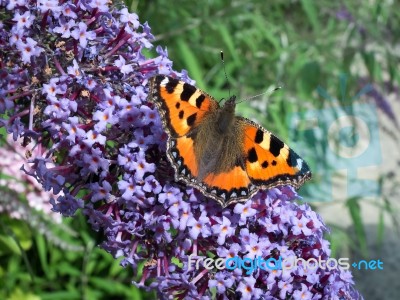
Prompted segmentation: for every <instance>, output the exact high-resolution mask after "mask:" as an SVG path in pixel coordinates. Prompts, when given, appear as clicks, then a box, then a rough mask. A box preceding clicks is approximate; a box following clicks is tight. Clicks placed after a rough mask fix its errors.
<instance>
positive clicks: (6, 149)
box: [0, 138, 61, 223]
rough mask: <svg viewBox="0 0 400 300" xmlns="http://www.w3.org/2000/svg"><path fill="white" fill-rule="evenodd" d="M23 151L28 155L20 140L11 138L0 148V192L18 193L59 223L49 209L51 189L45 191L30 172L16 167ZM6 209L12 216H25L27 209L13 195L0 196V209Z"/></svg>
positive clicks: (3, 210)
mask: <svg viewBox="0 0 400 300" xmlns="http://www.w3.org/2000/svg"><path fill="white" fill-rule="evenodd" d="M25 153H26V154H29V155H32V152H29V150H28V149H26V148H25V147H22V146H21V141H17V142H15V141H14V140H12V138H8V139H7V143H5V145H4V146H3V147H1V148H0V157H1V160H0V187H5V190H4V191H3V192H4V193H7V192H8V193H9V194H20V195H23V196H24V197H26V200H27V203H28V205H29V207H30V208H32V209H34V210H37V211H39V212H42V213H44V214H45V215H47V216H49V217H51V219H52V220H53V221H54V222H56V223H61V216H60V215H59V214H57V213H55V212H53V211H51V208H52V206H51V204H50V199H51V197H54V195H53V194H52V193H49V192H46V191H44V190H43V189H42V186H41V185H40V184H39V183H38V182H37V181H36V180H35V179H33V178H32V177H31V176H27V175H26V174H24V173H23V172H21V170H20V168H21V167H22V166H23V165H24V164H25V163H26V162H27V159H26V158H25ZM5 212H6V213H7V214H8V215H9V216H10V217H11V218H14V219H24V220H27V219H29V214H30V211H29V210H26V209H24V206H23V205H21V202H20V201H18V199H17V198H16V197H4V196H3V197H0V213H5Z"/></svg>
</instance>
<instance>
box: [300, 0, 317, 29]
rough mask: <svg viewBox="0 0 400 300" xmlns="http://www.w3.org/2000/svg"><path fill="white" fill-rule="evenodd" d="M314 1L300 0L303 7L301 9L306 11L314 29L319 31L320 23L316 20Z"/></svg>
mask: <svg viewBox="0 0 400 300" xmlns="http://www.w3.org/2000/svg"><path fill="white" fill-rule="evenodd" d="M315 3H316V2H314V1H312V0H301V6H302V7H303V10H304V12H305V13H306V15H307V17H308V20H309V21H310V23H311V25H312V27H313V29H314V31H315V32H319V28H320V24H319V21H318V13H317V9H316V7H315Z"/></svg>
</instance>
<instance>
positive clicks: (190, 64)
mask: <svg viewBox="0 0 400 300" xmlns="http://www.w3.org/2000/svg"><path fill="white" fill-rule="evenodd" d="M176 44H177V48H178V50H179V53H180V55H181V57H182V59H183V61H184V63H185V68H186V69H187V70H188V72H189V75H190V77H192V78H194V79H195V80H196V85H197V86H198V87H199V88H201V89H204V88H205V86H206V85H205V83H204V80H203V76H204V74H203V72H202V69H201V67H200V64H199V61H198V60H197V58H196V55H195V54H194V53H193V51H192V49H191V48H190V47H189V46H188V44H187V43H186V42H185V41H184V40H183V39H182V38H178V39H177V40H176Z"/></svg>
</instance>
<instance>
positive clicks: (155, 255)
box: [0, 0, 361, 299]
mask: <svg viewBox="0 0 400 300" xmlns="http://www.w3.org/2000/svg"><path fill="white" fill-rule="evenodd" d="M108 5H109V1H107V0H96V1H95V0H74V1H58V0H37V1H33V0H8V1H0V9H1V11H2V14H3V15H6V18H3V21H2V22H1V23H0V78H1V82H0V117H1V119H0V126H4V127H5V128H6V130H7V132H8V133H9V134H12V135H13V137H14V139H16V138H17V137H22V138H23V139H24V143H23V144H24V145H27V144H29V143H30V144H32V145H33V148H35V147H40V148H41V149H48V151H46V152H44V151H39V152H35V155H34V156H32V159H31V169H28V170H27V169H24V170H25V172H26V173H27V174H29V175H31V176H33V177H34V178H36V179H37V180H38V181H39V182H40V183H41V184H42V186H43V188H44V189H45V190H47V191H49V190H52V191H53V193H54V194H58V195H59V196H58V198H57V199H53V200H52V204H53V209H54V210H55V211H58V212H61V213H62V214H63V215H66V216H71V215H73V214H74V213H75V212H76V210H77V209H83V211H84V212H85V214H86V215H87V217H88V222H90V223H91V224H92V226H93V227H94V228H95V229H97V230H103V231H104V233H105V238H106V241H105V242H104V244H103V245H102V246H103V248H104V249H106V250H107V251H109V252H110V253H112V254H113V255H114V256H115V257H120V256H123V257H124V259H123V261H122V265H123V266H131V267H132V268H133V269H134V270H135V271H137V272H138V270H139V269H140V268H139V266H140V267H143V268H142V272H141V280H140V281H139V282H137V283H136V284H137V285H138V286H141V287H143V288H147V289H155V290H156V291H157V292H158V293H159V296H160V298H171V297H174V298H177V299H210V298H211V297H212V294H213V293H216V295H217V298H218V299H236V298H237V297H241V298H242V299H288V298H293V299H359V298H361V296H359V295H358V293H357V292H356V291H355V290H354V289H353V282H352V279H351V274H350V273H349V272H348V271H343V270H339V269H332V270H326V269H321V268H313V269H307V268H305V267H304V266H302V265H299V266H296V267H295V268H294V269H293V270H291V271H290V272H289V273H284V272H282V271H280V270H273V271H272V270H269V271H268V270H257V271H255V272H253V273H252V274H246V273H245V272H243V270H239V269H236V270H235V271H228V270H208V269H206V268H204V266H201V268H200V269H196V268H189V266H188V257H189V255H191V254H194V255H196V256H210V255H212V256H218V257H225V258H227V257H232V256H235V255H237V256H240V257H243V258H253V257H255V256H259V257H260V256H261V257H264V258H269V257H278V256H282V257H286V256H290V255H295V256H297V257H302V258H305V259H308V258H314V257H322V258H325V259H326V258H328V257H329V245H328V242H327V241H325V240H324V239H323V237H322V235H323V231H324V230H325V227H324V225H323V223H322V221H321V220H320V219H319V217H318V216H317V214H316V213H315V212H313V211H312V210H311V209H310V208H309V207H308V206H307V205H297V204H296V203H294V202H293V200H294V199H296V198H297V194H296V193H295V192H294V191H293V189H292V188H291V187H282V188H280V189H271V190H269V191H262V192H260V193H259V194H257V195H256V196H255V197H254V198H253V199H252V200H251V201H250V200H249V201H248V202H247V203H246V204H236V205H235V206H234V207H232V206H231V207H228V208H225V209H222V208H221V207H220V206H219V205H218V204H217V203H215V202H214V201H212V200H209V199H207V198H205V197H204V196H203V195H202V194H201V193H199V192H198V191H197V190H195V189H193V188H188V187H186V186H184V185H182V184H180V183H177V182H175V181H174V176H173V175H174V174H173V169H172V168H171V167H170V165H169V163H168V161H167V159H166V156H165V149H166V139H167V136H166V134H165V132H164V131H163V128H162V124H161V121H160V118H159V116H158V113H157V111H156V109H155V107H154V106H153V105H152V104H151V103H149V102H148V101H147V95H148V92H149V91H148V86H147V82H148V79H149V78H150V77H152V76H154V75H156V74H165V75H169V76H172V77H175V78H180V79H182V80H184V81H186V82H190V83H192V81H191V80H190V79H189V78H188V76H187V74H186V72H184V71H183V72H181V73H178V72H176V71H173V70H172V68H171V65H172V62H171V61H170V60H169V59H168V54H167V51H166V50H163V49H162V48H161V47H157V49H156V52H157V54H158V56H156V57H155V58H147V57H146V56H145V55H144V51H143V50H145V49H149V48H151V47H152V44H151V40H152V39H153V36H152V35H151V33H150V27H149V26H148V25H147V23H145V24H140V23H139V21H138V16H137V15H136V14H132V13H129V12H128V11H127V9H126V8H123V9H121V10H117V9H113V8H111V7H109V6H108ZM60 193H61V194H60Z"/></svg>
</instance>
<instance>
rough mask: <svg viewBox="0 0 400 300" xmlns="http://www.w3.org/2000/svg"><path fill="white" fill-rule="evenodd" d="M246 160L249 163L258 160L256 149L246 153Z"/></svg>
mask: <svg viewBox="0 0 400 300" xmlns="http://www.w3.org/2000/svg"><path fill="white" fill-rule="evenodd" d="M247 159H248V161H249V162H251V163H254V162H256V161H257V160H258V156H257V152H256V149H254V148H251V149H250V150H249V152H248V153H247Z"/></svg>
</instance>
